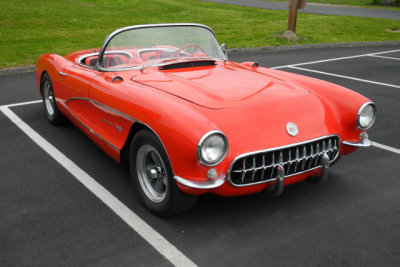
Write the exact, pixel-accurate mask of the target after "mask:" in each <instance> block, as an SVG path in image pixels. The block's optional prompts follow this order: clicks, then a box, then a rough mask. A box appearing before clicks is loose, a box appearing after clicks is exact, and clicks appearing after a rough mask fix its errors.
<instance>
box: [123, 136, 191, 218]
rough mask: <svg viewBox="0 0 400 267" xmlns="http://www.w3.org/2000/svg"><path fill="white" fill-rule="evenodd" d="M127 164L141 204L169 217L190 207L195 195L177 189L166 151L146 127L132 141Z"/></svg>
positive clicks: (157, 213)
mask: <svg viewBox="0 0 400 267" xmlns="http://www.w3.org/2000/svg"><path fill="white" fill-rule="evenodd" d="M129 165H130V169H131V177H132V180H133V183H134V184H136V187H137V189H138V192H139V196H140V199H141V201H142V202H143V204H144V205H145V206H146V208H148V209H149V210H150V211H151V212H153V213H155V214H156V215H159V216H163V217H166V216H172V215H176V214H179V213H182V212H184V211H186V210H188V209H189V208H191V207H192V206H193V205H194V204H195V203H196V200H197V196H193V195H187V194H185V193H183V192H182V191H180V190H179V188H178V186H177V185H176V182H175V181H174V179H173V172H172V168H171V165H170V162H169V160H168V157H167V153H166V152H165V149H164V147H163V145H162V144H161V142H160V141H159V139H158V138H157V137H156V136H155V135H154V134H153V133H152V132H150V131H149V130H141V131H140V132H138V133H137V134H136V136H135V137H134V138H133V140H132V143H131V149H130V153H129Z"/></svg>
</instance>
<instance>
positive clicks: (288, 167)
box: [286, 148, 292, 175]
mask: <svg viewBox="0 0 400 267" xmlns="http://www.w3.org/2000/svg"><path fill="white" fill-rule="evenodd" d="M288 157H289V158H288V166H287V170H286V175H288V174H289V173H290V167H291V166H292V153H291V152H290V148H289V152H288Z"/></svg>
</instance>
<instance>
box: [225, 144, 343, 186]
mask: <svg viewBox="0 0 400 267" xmlns="http://www.w3.org/2000/svg"><path fill="white" fill-rule="evenodd" d="M339 145H340V138H339V137H338V136H333V137H332V136H328V137H324V138H319V139H316V140H314V141H306V142H303V143H299V144H294V145H292V146H290V145H289V146H284V147H281V148H276V149H269V150H265V151H260V152H254V153H248V154H246V155H242V156H239V157H238V159H237V160H235V161H233V162H232V163H231V167H230V171H229V172H228V175H229V177H228V180H229V181H230V183H232V184H233V185H235V186H246V185H251V184H259V183H263V182H267V181H273V180H274V179H276V177H277V168H278V166H282V167H283V169H284V171H285V176H287V177H290V176H292V175H297V174H300V173H305V172H308V171H311V170H315V169H317V168H319V167H321V162H322V160H321V159H322V156H323V155H324V154H326V155H328V157H329V161H330V162H331V161H332V160H334V159H336V158H337V155H338V153H339Z"/></svg>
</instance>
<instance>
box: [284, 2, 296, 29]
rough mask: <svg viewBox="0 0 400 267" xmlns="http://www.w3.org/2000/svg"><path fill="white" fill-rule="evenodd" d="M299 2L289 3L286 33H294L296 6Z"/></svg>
mask: <svg viewBox="0 0 400 267" xmlns="http://www.w3.org/2000/svg"><path fill="white" fill-rule="evenodd" d="M298 4H299V0H290V1H289V18H288V28H287V29H288V31H292V32H296V20H297V6H298Z"/></svg>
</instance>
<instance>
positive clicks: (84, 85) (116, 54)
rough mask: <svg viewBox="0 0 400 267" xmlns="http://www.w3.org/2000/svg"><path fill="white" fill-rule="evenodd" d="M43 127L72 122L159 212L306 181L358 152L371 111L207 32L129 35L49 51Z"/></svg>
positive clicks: (193, 28)
mask: <svg viewBox="0 0 400 267" xmlns="http://www.w3.org/2000/svg"><path fill="white" fill-rule="evenodd" d="M36 79H37V86H38V88H39V91H40V93H41V95H42V96H43V105H44V110H45V113H46V116H47V118H48V120H49V121H50V122H51V123H53V124H59V123H62V122H63V120H64V118H65V117H66V118H68V119H69V120H70V121H72V122H73V123H74V124H75V125H76V126H77V127H78V128H79V129H81V130H82V131H83V132H85V133H86V134H87V136H89V138H90V139H92V140H93V141H94V142H95V143H96V144H97V145H98V146H99V147H101V148H102V149H103V150H104V151H105V152H106V153H107V154H108V155H110V156H111V157H112V158H113V159H114V160H116V161H117V162H121V161H122V159H127V160H128V162H129V165H130V170H131V176H132V179H133V181H134V183H136V185H137V188H138V192H139V195H140V198H141V200H142V202H143V203H144V205H145V206H146V207H147V208H148V209H149V210H151V211H152V212H154V213H156V214H158V215H160V216H169V215H173V214H177V213H180V212H183V211H185V210H187V209H188V208H190V207H191V206H192V205H193V204H194V203H195V201H196V199H197V196H198V195H200V194H204V193H207V192H212V193H214V194H217V195H221V196H236V195H244V194H252V193H257V192H261V191H268V192H269V193H271V194H274V195H279V194H281V193H282V190H283V188H284V186H287V185H290V184H292V183H297V182H300V181H303V180H306V179H310V180H313V181H315V182H321V181H323V180H325V179H326V177H327V175H328V169H329V167H330V166H331V165H332V164H333V163H334V162H335V161H336V160H337V159H338V158H339V157H340V156H341V155H344V154H347V153H350V152H353V151H355V150H356V149H357V148H358V147H365V146H370V145H371V142H370V141H369V139H368V135H367V133H366V130H367V129H368V128H369V127H371V125H372V124H373V123H374V120H375V114H376V108H375V104H374V103H372V102H371V101H370V100H369V99H367V98H365V97H364V96H361V95H359V94H358V93H355V92H353V91H351V90H348V89H345V88H343V87H340V86H338V85H334V84H331V83H328V82H324V81H321V80H316V79H313V78H309V77H304V76H301V75H296V74H292V73H287V72H283V71H278V70H272V69H267V68H263V67H259V65H258V64H257V63H255V62H243V63H235V62H231V61H229V60H228V59H227V56H226V48H225V46H224V45H222V46H221V47H220V46H219V45H218V43H217V41H216V39H215V36H214V33H213V31H212V30H211V29H210V28H208V27H207V26H204V25H200V24H156V25H137V26H130V27H125V28H122V29H119V30H116V31H114V32H113V33H111V34H110V35H109V36H108V37H107V38H106V39H105V41H104V43H103V46H102V47H101V48H100V49H89V50H83V51H78V52H75V53H72V54H69V55H67V56H65V57H62V56H60V55H56V54H46V55H42V56H41V57H40V58H39V59H38V61H37V63H36Z"/></svg>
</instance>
